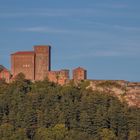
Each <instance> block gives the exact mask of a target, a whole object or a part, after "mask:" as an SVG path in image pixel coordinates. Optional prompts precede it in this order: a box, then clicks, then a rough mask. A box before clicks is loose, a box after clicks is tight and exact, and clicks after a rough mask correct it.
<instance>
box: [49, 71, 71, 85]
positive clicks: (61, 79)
mask: <svg viewBox="0 0 140 140" xmlns="http://www.w3.org/2000/svg"><path fill="white" fill-rule="evenodd" d="M48 79H49V81H51V82H54V83H57V84H60V85H64V84H67V83H68V82H69V70H60V71H49V72H48Z"/></svg>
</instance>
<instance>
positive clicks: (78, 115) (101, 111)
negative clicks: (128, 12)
mask: <svg viewBox="0 0 140 140" xmlns="http://www.w3.org/2000/svg"><path fill="white" fill-rule="evenodd" d="M111 83H112V82H111ZM111 83H110V82H103V81H102V82H95V81H92V82H91V83H90V87H92V88H93V89H91V88H88V89H87V86H89V82H81V83H79V84H78V85H75V84H74V83H73V82H70V83H69V84H68V85H65V86H60V85H57V84H55V83H52V82H49V81H48V80H44V81H38V82H35V83H32V82H30V81H28V80H26V79H24V76H23V75H20V76H19V77H17V78H16V80H15V81H14V82H13V83H10V84H7V83H5V82H4V81H1V83H0V139H1V140H81V139H83V140H138V138H139V137H140V117H139V116H140V109H139V108H137V107H130V106H128V105H127V104H126V103H125V102H123V101H120V100H119V99H118V98H116V97H115V96H112V94H110V93H111V92H112V91H115V93H116V94H118V95H119V96H118V97H121V94H120V91H125V89H123V85H122V86H120V85H121V84H117V83H112V84H111ZM111 87H112V88H111ZM111 89H112V90H111ZM116 91H118V92H116ZM122 94H124V93H122ZM124 98H125V94H124ZM121 99H122V98H121Z"/></svg>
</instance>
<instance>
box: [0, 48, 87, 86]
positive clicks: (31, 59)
mask: <svg viewBox="0 0 140 140" xmlns="http://www.w3.org/2000/svg"><path fill="white" fill-rule="evenodd" d="M3 69H4V70H3ZM3 69H2V71H0V78H1V79H2V78H4V79H6V82H10V81H12V80H13V79H14V78H15V77H16V76H17V75H18V74H19V73H23V74H24V75H25V78H26V79H28V80H31V81H39V80H44V79H45V78H48V80H49V81H51V82H55V83H58V84H60V85H64V84H67V83H68V82H69V80H70V77H69V70H67V69H62V70H58V71H54V70H53V71H52V70H51V46H49V45H37V46H34V50H33V51H18V52H15V53H13V54H11V73H10V71H8V70H7V69H6V68H3ZM11 77H12V78H11ZM73 79H74V81H81V80H85V79H86V70H85V69H83V68H81V67H78V68H76V69H74V70H73Z"/></svg>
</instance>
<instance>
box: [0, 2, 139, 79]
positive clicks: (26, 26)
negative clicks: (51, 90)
mask: <svg viewBox="0 0 140 140" xmlns="http://www.w3.org/2000/svg"><path fill="white" fill-rule="evenodd" d="M39 44H44V45H45V44H46V45H47V44H50V45H51V46H52V69H53V70H57V69H63V68H68V69H70V70H71V69H73V68H75V67H77V66H82V67H84V68H86V69H87V71H88V78H89V79H124V80H129V81H140V0H116V1H115V0H0V63H1V64H2V65H4V66H6V67H8V68H10V54H11V53H13V52H15V51H19V50H32V46H34V45H39Z"/></svg>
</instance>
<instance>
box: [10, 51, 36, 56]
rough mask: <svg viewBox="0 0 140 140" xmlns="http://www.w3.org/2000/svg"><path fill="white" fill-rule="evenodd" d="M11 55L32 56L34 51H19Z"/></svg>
mask: <svg viewBox="0 0 140 140" xmlns="http://www.w3.org/2000/svg"><path fill="white" fill-rule="evenodd" d="M11 55H34V51H19V52H15V53H13V54H11Z"/></svg>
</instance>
